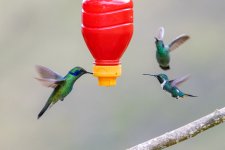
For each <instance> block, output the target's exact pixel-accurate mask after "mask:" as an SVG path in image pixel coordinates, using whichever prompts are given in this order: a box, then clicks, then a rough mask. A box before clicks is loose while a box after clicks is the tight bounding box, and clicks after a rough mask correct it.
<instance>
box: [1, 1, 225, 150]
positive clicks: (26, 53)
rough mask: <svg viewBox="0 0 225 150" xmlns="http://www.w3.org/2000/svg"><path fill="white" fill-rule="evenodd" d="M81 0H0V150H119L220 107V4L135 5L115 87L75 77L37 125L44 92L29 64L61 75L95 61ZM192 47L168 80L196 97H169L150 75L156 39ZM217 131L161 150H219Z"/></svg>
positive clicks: (224, 52) (224, 34)
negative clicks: (180, 40)
mask: <svg viewBox="0 0 225 150" xmlns="http://www.w3.org/2000/svg"><path fill="white" fill-rule="evenodd" d="M81 3H82V2H81V1H78V0H73V1H72V0H63V1H62V0H47V1H46V0H0V51H1V53H0V70H1V74H0V77H1V78H0V91H1V94H0V101H1V104H0V149H1V150H29V149H32V150H40V149H44V150H72V149H73V150H74V149H76V150H124V149H126V148H129V147H131V146H134V145H136V144H139V143H142V142H144V141H146V140H149V139H151V138H153V137H156V136H159V135H161V134H163V133H165V132H167V131H170V130H173V129H176V128H177V127H180V126H183V125H185V124H187V123H189V122H191V121H194V120H196V119H198V118H200V117H202V116H204V115H206V114H208V113H211V112H212V111H214V110H215V109H217V108H221V107H224V106H225V100H224V98H225V92H224V89H225V80H224V75H225V69H224V64H225V61H224V58H225V1H224V0H217V1H212V0H198V1H196V0H188V1H180V0H167V1H165V0H160V1H156V0H134V17H135V18H134V20H135V31H134V36H133V38H132V41H131V43H130V45H129V47H128V49H127V51H126V52H125V54H124V56H123V58H122V60H121V61H122V65H123V74H122V76H121V77H120V78H119V79H118V80H117V86H116V87H113V88H106V87H99V86H97V79H96V78H92V77H91V76H89V75H85V76H83V77H82V78H81V79H80V80H79V81H77V83H76V84H75V87H74V91H73V92H72V93H71V94H70V95H69V96H68V97H66V99H65V100H64V101H63V102H59V103H57V104H56V105H54V106H53V107H52V108H51V109H49V110H48V111H47V112H46V114H44V116H43V117H42V118H41V119H40V120H37V119H36V118H37V114H38V113H39V111H40V110H41V108H42V107H43V105H44V104H45V102H46V100H47V98H48V97H49V95H50V93H51V92H52V89H50V88H45V87H43V86H41V85H40V84H39V83H38V82H37V81H35V80H34V77H36V76H37V73H36V71H35V69H34V66H35V65H36V64H40V65H44V66H47V67H49V68H51V69H53V70H55V71H57V72H58V73H60V74H62V75H65V74H66V73H67V71H68V70H69V69H71V68H72V67H74V66H77V65H80V66H83V67H84V68H86V69H87V70H91V69H92V62H93V61H94V60H93V58H92V56H91V54H90V53H89V51H88V49H87V47H86V45H85V43H84V40H83V38H82V35H81V31H80V29H81V27H80V26H81ZM159 26H164V27H165V29H166V33H165V42H166V43H169V42H170V41H171V40H172V39H174V38H175V37H176V36H177V35H179V34H182V33H187V34H189V35H190V36H191V40H189V41H188V42H187V43H185V44H184V45H182V46H181V47H180V48H179V49H177V50H176V51H174V52H173V53H172V54H171V55H172V56H171V57H172V61H171V68H172V69H171V70H170V71H168V72H166V73H167V74H168V75H169V77H170V78H171V79H172V78H176V77H180V76H183V75H185V74H188V73H191V78H190V80H188V82H186V83H185V84H183V85H182V86H181V87H180V88H181V89H182V90H183V91H185V92H187V93H191V94H193V95H198V96H199V97H197V98H186V99H184V100H176V99H173V98H171V97H170V96H168V95H167V94H166V93H165V92H163V91H162V89H161V87H160V85H159V83H158V81H157V80H156V79H154V78H150V77H146V76H142V75H141V74H142V73H161V72H163V71H162V70H161V69H160V68H159V67H158V64H157V63H156V60H155V45H154V35H155V33H156V31H157V29H158V27H159ZM224 131H225V125H224V124H223V125H220V126H218V127H215V128H213V129H211V130H209V131H206V132H204V133H203V134H201V135H199V136H197V137H195V138H192V139H190V140H188V141H185V142H182V143H180V144H178V145H175V146H173V147H171V148H168V150H180V149H182V150H190V149H192V150H206V149H207V150H211V149H216V150H223V149H225V143H224V139H225V134H224V133H225V132H224Z"/></svg>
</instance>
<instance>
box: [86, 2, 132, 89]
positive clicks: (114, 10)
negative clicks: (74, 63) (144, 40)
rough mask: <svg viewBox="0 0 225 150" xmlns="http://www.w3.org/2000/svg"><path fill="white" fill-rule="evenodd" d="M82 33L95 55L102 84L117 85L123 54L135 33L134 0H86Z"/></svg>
mask: <svg viewBox="0 0 225 150" xmlns="http://www.w3.org/2000/svg"><path fill="white" fill-rule="evenodd" d="M82 8H83V9H82V34H83V37H84V40H85V42H86V44H87V46H88V49H89V50H90V52H91V54H92V56H93V57H94V59H95V62H94V64H95V65H94V67H93V73H94V76H96V77H98V80H99V85H101V86H113V85H116V78H117V77H119V76H120V75H121V65H120V58H121V57H122V55H123V53H124V52H125V50H126V48H127V46H128V44H129V42H130V40H131V37H132V35H133V2H132V0H83V5H82Z"/></svg>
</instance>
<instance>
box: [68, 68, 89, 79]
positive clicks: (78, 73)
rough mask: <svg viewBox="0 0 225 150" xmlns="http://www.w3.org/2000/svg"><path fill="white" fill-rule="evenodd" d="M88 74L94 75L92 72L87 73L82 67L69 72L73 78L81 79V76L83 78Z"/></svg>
mask: <svg viewBox="0 0 225 150" xmlns="http://www.w3.org/2000/svg"><path fill="white" fill-rule="evenodd" d="M86 73H88V74H93V73H92V72H88V71H86V70H85V69H84V68H82V67H74V68H73V69H71V70H70V71H69V74H71V75H73V76H75V77H80V76H82V75H83V74H86Z"/></svg>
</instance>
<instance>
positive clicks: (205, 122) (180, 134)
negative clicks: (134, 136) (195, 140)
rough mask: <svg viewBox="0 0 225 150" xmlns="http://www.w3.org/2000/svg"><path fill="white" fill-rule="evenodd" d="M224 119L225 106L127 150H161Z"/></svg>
mask: <svg viewBox="0 0 225 150" xmlns="http://www.w3.org/2000/svg"><path fill="white" fill-rule="evenodd" d="M224 120H225V107H224V108H222V109H219V110H216V111H214V112H213V113H211V114H209V115H207V116H204V117H202V118H200V119H198V120H196V121H194V122H191V123H189V124H187V125H185V126H183V127H180V128H178V129H175V130H173V131H170V132H167V133H165V134H163V135H161V136H159V137H156V138H153V139H151V140H149V141H146V142H144V143H142V144H138V145H136V146H134V147H132V148H129V149H127V150H160V149H163V148H166V147H169V146H172V145H174V144H177V143H179V142H182V141H184V140H187V139H189V138H192V137H194V136H196V135H198V134H199V133H201V132H203V131H205V130H207V129H210V128H212V127H214V126H216V125H219V124H221V123H223V121H224Z"/></svg>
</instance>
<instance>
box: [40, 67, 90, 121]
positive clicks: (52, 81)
mask: <svg viewBox="0 0 225 150" xmlns="http://www.w3.org/2000/svg"><path fill="white" fill-rule="evenodd" d="M36 69H37V72H38V73H39V75H40V77H41V78H36V79H37V80H38V81H40V82H41V83H42V84H43V85H44V86H46V87H51V88H54V91H53V92H52V94H51V95H50V97H49V98H48V101H47V102H46V104H45V106H44V107H43V109H42V110H41V112H40V113H39V114H38V119H39V118H40V117H41V116H42V115H43V114H44V112H45V111H46V110H47V109H48V107H49V106H50V105H53V104H55V103H56V102H57V101H59V100H61V101H63V100H64V98H65V97H66V96H67V95H68V94H69V93H70V92H71V91H72V89H73V85H74V83H75V81H76V80H77V79H78V78H80V77H81V76H82V75H84V74H86V73H88V74H92V73H91V72H88V71H86V70H85V69H83V68H81V67H74V68H73V69H71V70H70V71H69V72H68V74H67V75H66V76H65V77H63V76H61V75H59V74H58V73H56V72H54V71H52V70H51V69H49V68H46V67H44V66H39V65H37V66H36Z"/></svg>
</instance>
